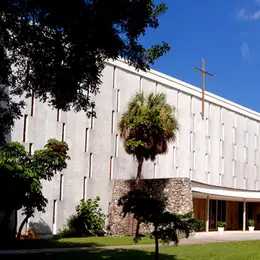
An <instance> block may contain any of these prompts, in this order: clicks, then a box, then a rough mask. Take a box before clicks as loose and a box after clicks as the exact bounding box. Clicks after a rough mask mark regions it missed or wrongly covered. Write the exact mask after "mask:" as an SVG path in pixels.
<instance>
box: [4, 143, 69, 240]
mask: <svg viewBox="0 0 260 260" xmlns="http://www.w3.org/2000/svg"><path fill="white" fill-rule="evenodd" d="M67 151H68V146H67V144H66V143H65V142H60V141H57V140H55V139H50V140H49V141H48V142H47V144H46V145H45V146H44V149H42V150H38V151H36V152H35V153H34V154H33V155H30V154H29V153H28V152H26V151H25V149H24V147H23V145H21V144H20V143H18V142H13V143H9V144H7V145H6V146H4V147H2V148H1V149H0V183H1V189H0V209H1V210H2V211H3V212H5V214H4V218H3V220H2V222H1V224H0V234H1V235H0V238H1V240H2V241H7V240H8V239H7V237H8V234H9V235H10V236H11V237H12V239H13V238H14V235H15V233H14V232H12V234H11V233H10V231H9V230H8V228H7V227H8V224H9V221H10V217H11V215H12V214H13V212H15V211H18V210H22V214H23V215H24V216H25V219H24V220H23V221H22V224H21V226H20V228H19V235H18V238H19V237H20V234H21V230H22V228H23V225H24V224H25V223H26V221H27V220H28V218H30V217H32V216H33V215H34V212H35V210H38V211H44V208H45V206H46V203H47V199H46V198H44V196H43V195H42V191H41V190H42V185H41V181H42V180H48V181H50V180H51V179H52V177H53V176H54V174H55V172H56V171H61V170H63V169H65V168H66V167H67V163H66V160H68V159H69V156H68V155H67ZM10 239H11V238H10Z"/></svg>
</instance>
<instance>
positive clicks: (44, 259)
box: [1, 249, 181, 260]
mask: <svg viewBox="0 0 260 260" xmlns="http://www.w3.org/2000/svg"><path fill="white" fill-rule="evenodd" d="M21 256H22V258H25V259H26V260H35V259H37V260H69V259H75V260H86V259H91V260H100V259H106V260H117V259H124V260H151V259H154V252H149V251H143V250H125V249H120V250H102V251H88V252H86V251H85V252H66V253H36V254H26V255H20V256H19V258H20V257H21ZM13 257H14V255H2V256H1V260H9V259H10V260H11V259H13ZM16 257H17V255H16ZM159 259H160V260H181V259H180V258H177V257H176V256H174V255H168V254H160V257H159Z"/></svg>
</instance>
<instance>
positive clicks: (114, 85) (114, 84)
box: [113, 66, 116, 88]
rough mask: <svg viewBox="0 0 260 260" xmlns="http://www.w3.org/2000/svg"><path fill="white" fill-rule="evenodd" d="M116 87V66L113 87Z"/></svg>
mask: <svg viewBox="0 0 260 260" xmlns="http://www.w3.org/2000/svg"><path fill="white" fill-rule="evenodd" d="M115 87H116V67H115V66H114V69H113V88H115Z"/></svg>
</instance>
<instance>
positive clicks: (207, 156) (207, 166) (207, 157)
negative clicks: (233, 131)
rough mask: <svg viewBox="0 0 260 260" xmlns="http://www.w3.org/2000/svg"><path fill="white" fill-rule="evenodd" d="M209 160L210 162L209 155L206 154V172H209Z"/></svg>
mask: <svg viewBox="0 0 260 260" xmlns="http://www.w3.org/2000/svg"><path fill="white" fill-rule="evenodd" d="M208 160H209V155H208V154H207V153H206V154H205V170H206V172H208V171H209V165H208V163H209V162H208Z"/></svg>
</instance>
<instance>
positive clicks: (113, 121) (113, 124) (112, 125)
mask: <svg viewBox="0 0 260 260" xmlns="http://www.w3.org/2000/svg"><path fill="white" fill-rule="evenodd" d="M114 131H115V111H114V110H112V117H111V134H113V133H114Z"/></svg>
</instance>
